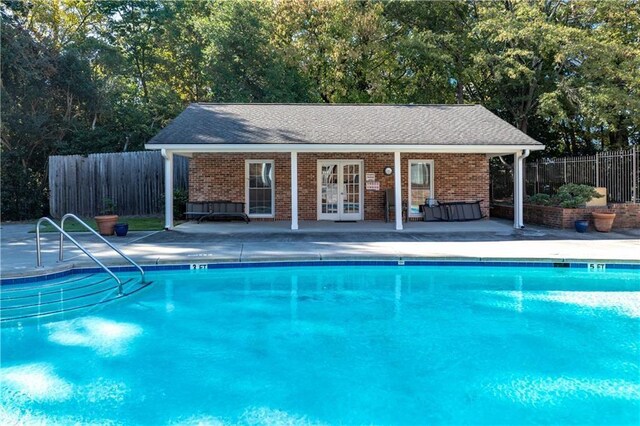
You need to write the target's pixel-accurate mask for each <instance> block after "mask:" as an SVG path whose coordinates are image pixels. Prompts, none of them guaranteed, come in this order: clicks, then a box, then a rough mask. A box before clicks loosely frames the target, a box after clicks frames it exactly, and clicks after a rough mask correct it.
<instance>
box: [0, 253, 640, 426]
mask: <svg viewBox="0 0 640 426" xmlns="http://www.w3.org/2000/svg"><path fill="white" fill-rule="evenodd" d="M639 274H640V271H638V270H637V269H636V270H624V269H620V270H606V271H603V272H588V271H587V270H585V269H578V268H517V267H451V266H353V265H343V266H328V267H320V266H314V267H268V268H260V267H254V268H231V269H215V270H204V271H159V272H149V273H148V275H149V278H150V279H151V280H153V284H152V285H151V286H149V287H148V288H146V289H145V290H144V291H141V292H140V293H138V294H136V295H134V296H131V297H129V298H126V299H123V300H121V301H118V302H116V303H113V304H109V305H104V306H103V307H102V308H101V309H99V310H93V311H90V312H88V313H86V315H83V316H76V317H75V318H68V319H65V320H62V321H56V322H47V321H44V320H41V321H40V322H39V323H38V322H34V321H32V322H28V323H25V324H23V325H22V326H20V327H8V328H3V329H2V337H1V343H2V366H1V369H0V372H1V374H2V383H1V384H0V386H1V390H2V400H3V406H2V408H0V422H2V423H3V424H6V422H11V421H15V420H16V419H23V420H26V421H27V422H34V423H35V422H39V421H44V422H48V423H62V424H68V423H73V422H81V423H99V424H105V423H107V424H154V425H155V424H173V423H183V424H184V423H186V424H191V423H192V424H198V423H204V424H227V423H232V424H238V423H239V424H283V423H288V424H337V423H340V424H432V423H439V424H454V423H455V424H461V423H467V424H468V423H473V424H489V423H490V424H497V423H502V424H505V423H506V424H514V423H518V424H520V423H555V424H557V423H562V424H565V423H566V424H585V423H590V424H594V423H601V424H603V423H607V424H611V423H616V424H638V422H640V379H639V378H640V366H639V360H640V341H639V336H640V279H639ZM125 275H126V274H125ZM134 276H135V275H134V274H130V275H129V277H134ZM67 279H68V278H67ZM92 279H93V278H92Z"/></svg>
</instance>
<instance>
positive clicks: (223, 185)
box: [189, 153, 489, 220]
mask: <svg viewBox="0 0 640 426" xmlns="http://www.w3.org/2000/svg"><path fill="white" fill-rule="evenodd" d="M246 159H262V160H274V161H275V170H274V171H275V174H274V184H275V188H276V200H275V204H276V217H275V219H276V220H288V219H290V218H291V171H290V170H291V169H290V154H288V153H260V154H246V153H238V154H215V153H201V154H194V155H193V158H192V159H191V161H190V163H189V199H190V201H208V200H230V201H240V202H244V201H245V160H246ZM335 159H340V160H363V162H364V171H363V172H362V177H361V179H362V182H363V185H364V179H365V175H364V174H365V173H375V175H376V180H377V181H379V182H380V190H379V191H367V190H366V189H364V217H365V220H382V219H384V190H385V189H390V188H393V182H394V177H393V175H391V176H385V175H384V173H383V170H384V168H385V167H386V166H391V167H393V154H392V153H344V154H336V153H300V154H298V189H299V191H298V211H299V218H300V219H301V220H316V219H317V217H318V216H317V203H318V201H317V200H318V198H317V197H318V193H317V173H318V172H317V170H318V160H335ZM410 159H411V160H433V161H434V192H435V198H436V199H437V200H438V201H442V202H447V201H477V200H484V201H483V202H482V203H481V207H482V212H483V214H484V215H488V214H489V161H488V160H487V159H486V156H485V155H484V154H420V153H403V154H402V155H401V166H402V197H403V199H404V200H405V201H406V200H407V189H408V169H409V160H410Z"/></svg>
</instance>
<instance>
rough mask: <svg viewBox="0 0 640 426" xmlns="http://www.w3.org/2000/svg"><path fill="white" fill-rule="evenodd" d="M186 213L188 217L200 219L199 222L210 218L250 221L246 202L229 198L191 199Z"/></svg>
mask: <svg viewBox="0 0 640 426" xmlns="http://www.w3.org/2000/svg"><path fill="white" fill-rule="evenodd" d="M185 215H186V217H187V219H198V223H200V222H202V220H203V219H209V218H211V219H215V218H225V219H242V220H244V221H245V222H246V223H249V222H250V219H249V216H247V215H246V214H245V212H244V203H239V202H234V201H228V200H218V201H190V202H188V203H187V211H186V212H185Z"/></svg>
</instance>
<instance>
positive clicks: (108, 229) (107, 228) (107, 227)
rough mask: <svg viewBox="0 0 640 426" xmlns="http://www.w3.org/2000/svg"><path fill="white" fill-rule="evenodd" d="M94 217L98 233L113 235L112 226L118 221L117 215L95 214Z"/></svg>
mask: <svg viewBox="0 0 640 426" xmlns="http://www.w3.org/2000/svg"><path fill="white" fill-rule="evenodd" d="M94 219H95V220H96V223H97V224H98V232H100V235H113V227H114V226H116V223H117V222H118V215H116V214H110V215H105V216H96V217H94Z"/></svg>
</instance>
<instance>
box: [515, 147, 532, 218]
mask: <svg viewBox="0 0 640 426" xmlns="http://www.w3.org/2000/svg"><path fill="white" fill-rule="evenodd" d="M529 154H531V151H530V150H528V149H525V150H524V153H523V154H522V155H520V156H518V170H519V173H518V180H519V182H518V185H519V188H520V190H519V191H518V206H519V208H518V220H517V223H518V226H519V227H520V229H524V217H523V216H524V215H523V204H524V159H525V158H527V157H528V156H529Z"/></svg>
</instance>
